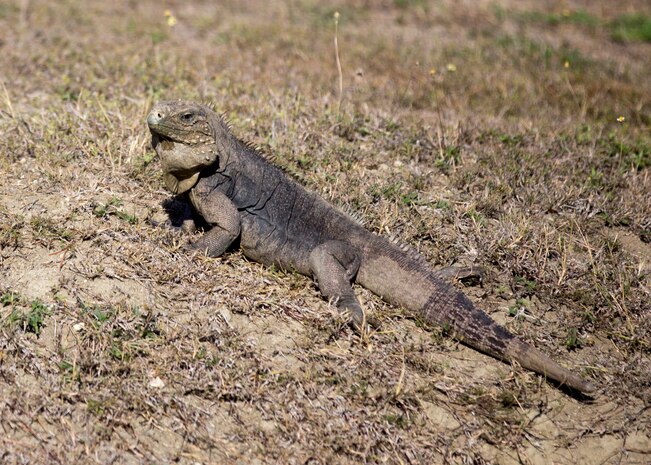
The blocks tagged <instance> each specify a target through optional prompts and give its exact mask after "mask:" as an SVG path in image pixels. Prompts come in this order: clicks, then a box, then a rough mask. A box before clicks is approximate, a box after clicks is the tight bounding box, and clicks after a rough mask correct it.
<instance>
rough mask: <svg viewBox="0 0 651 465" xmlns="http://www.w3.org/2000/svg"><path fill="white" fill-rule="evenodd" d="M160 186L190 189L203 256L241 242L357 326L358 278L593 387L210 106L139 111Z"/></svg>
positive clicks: (527, 362)
mask: <svg viewBox="0 0 651 465" xmlns="http://www.w3.org/2000/svg"><path fill="white" fill-rule="evenodd" d="M147 123H148V125H149V128H150V130H151V133H152V145H153V147H154V148H155V150H156V152H157V153H158V155H160V157H161V162H162V166H163V172H164V178H165V183H166V185H167V187H168V188H169V189H170V190H171V191H172V192H173V193H174V194H181V193H183V192H187V191H189V197H190V201H191V203H192V205H193V206H194V208H195V209H196V211H197V212H198V213H199V214H200V215H201V216H202V217H203V218H204V219H205V220H206V221H207V222H208V223H209V224H210V225H211V226H212V228H211V229H210V230H209V231H208V232H207V233H206V234H205V235H203V236H202V237H201V238H200V239H199V240H198V241H197V242H195V243H194V244H193V247H195V248H197V249H200V250H203V251H206V253H207V254H208V255H210V256H218V255H221V254H223V253H224V252H225V251H226V249H227V248H228V247H229V246H230V245H231V244H233V243H234V242H235V241H237V240H239V244H240V247H241V248H242V251H243V252H244V254H245V255H246V256H247V257H249V258H251V259H253V260H255V261H258V262H261V263H263V264H267V265H271V264H274V265H277V266H280V267H282V268H284V269H287V270H294V271H297V272H299V273H301V274H304V275H307V276H312V277H314V279H315V281H316V282H317V284H318V286H319V289H320V291H321V293H322V294H323V296H324V297H325V298H326V299H330V300H331V301H333V302H335V303H336V305H337V307H338V308H339V309H340V310H341V311H343V312H349V313H350V314H351V315H352V319H353V323H354V324H355V325H356V326H358V327H359V326H362V325H363V324H364V312H363V311H362V308H361V306H360V305H359V302H358V300H357V298H356V296H355V294H354V293H353V289H352V282H357V283H359V284H361V285H362V286H364V287H365V288H367V289H369V290H371V291H372V292H374V293H375V294H377V295H379V296H380V297H382V298H383V299H385V300H386V301H388V302H390V303H392V304H394V305H399V306H403V307H405V308H408V309H410V310H411V311H413V312H416V313H418V314H420V315H421V316H422V317H423V318H424V319H425V320H426V321H427V322H429V323H433V324H437V325H439V326H443V327H445V328H448V329H449V330H450V331H451V332H452V334H453V335H454V336H455V337H456V338H458V339H459V340H461V341H462V342H463V343H464V344H467V345H468V346H470V347H473V348H475V349H478V350H480V351H482V352H485V353H487V354H489V355H492V356H493V357H496V358H498V359H501V360H505V361H511V360H513V361H517V362H518V363H519V364H520V365H522V366H524V367H526V368H528V369H530V370H533V371H535V372H537V373H541V374H543V375H545V376H547V377H548V378H551V379H553V380H555V381H557V382H559V383H561V384H565V385H568V386H570V387H572V388H574V389H577V390H579V391H582V392H585V393H589V392H592V391H593V387H592V385H590V384H589V383H588V382H586V381H584V380H583V379H581V378H580V377H579V376H577V375H575V374H573V373H571V372H569V371H568V370H566V369H564V368H562V367H561V366H559V365H558V364H556V363H555V362H554V361H552V360H551V359H549V358H548V357H547V356H545V355H544V354H542V353H541V352H539V351H538V350H536V349H534V348H533V347H531V346H529V345H527V344H525V343H524V342H522V341H520V340H519V339H518V338H516V337H515V336H514V335H512V334H511V333H509V332H508V331H507V330H506V329H505V328H503V327H502V326H500V325H498V324H497V323H495V322H494V321H493V320H492V319H491V318H490V317H489V316H488V315H486V314H485V313H484V312H482V311H481V310H479V309H477V308H476V307H475V306H474V305H473V304H472V302H471V301H470V300H468V298H466V297H465V296H464V295H463V294H462V293H461V292H459V291H458V290H457V289H456V288H454V287H453V286H452V285H450V284H448V283H447V282H446V281H445V279H444V278H445V277H446V276H445V273H444V272H441V271H439V272H437V271H434V270H431V269H430V267H429V266H428V264H427V263H426V261H425V260H424V259H423V258H421V257H419V256H417V255H415V254H408V253H405V252H404V251H403V250H401V249H400V248H399V247H397V246H395V245H394V244H393V243H391V242H390V241H388V240H386V239H384V238H383V237H381V236H378V235H376V234H373V233H371V232H369V231H367V230H366V229H364V228H363V227H362V226H361V225H359V224H358V223H357V222H356V221H354V220H353V219H352V218H350V217H349V216H348V215H346V214H345V213H343V212H340V211H339V210H337V209H336V208H334V207H333V206H332V205H330V204H329V203H327V202H326V201H325V200H323V199H321V198H320V197H319V196H318V195H316V194H315V193H312V192H309V191H307V190H306V189H305V188H303V187H302V186H301V185H299V184H298V183H296V182H295V181H294V180H292V179H291V178H290V177H288V176H287V175H286V174H285V173H284V172H283V171H282V170H280V169H279V168H278V167H276V166H274V165H273V164H272V163H270V162H268V161H267V160H266V159H265V158H264V157H262V156H261V155H260V154H258V153H257V152H256V151H255V150H254V149H253V148H251V147H250V146H249V145H247V144H245V143H243V142H241V141H240V140H238V139H237V138H236V137H235V136H234V135H233V134H232V133H231V131H230V129H229V128H228V125H227V124H226V123H225V122H224V121H223V119H222V118H221V117H220V116H219V115H217V114H216V113H214V112H213V111H212V110H211V109H210V108H208V107H206V106H203V105H198V104H194V103H189V102H182V101H170V102H161V103H158V104H156V105H155V106H154V108H153V109H152V111H151V113H150V114H149V116H148V118H147Z"/></svg>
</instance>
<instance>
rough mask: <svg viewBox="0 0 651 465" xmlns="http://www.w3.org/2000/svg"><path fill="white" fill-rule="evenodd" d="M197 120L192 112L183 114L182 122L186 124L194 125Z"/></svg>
mask: <svg viewBox="0 0 651 465" xmlns="http://www.w3.org/2000/svg"><path fill="white" fill-rule="evenodd" d="M195 118H196V115H195V114H194V113H192V112H190V111H188V112H187V113H182V114H181V121H183V122H184V123H192V122H194V120H195Z"/></svg>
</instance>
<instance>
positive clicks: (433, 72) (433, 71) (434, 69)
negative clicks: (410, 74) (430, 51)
mask: <svg viewBox="0 0 651 465" xmlns="http://www.w3.org/2000/svg"><path fill="white" fill-rule="evenodd" d="M435 74H436V68H432V69H430V70H429V75H430V76H434V75H435Z"/></svg>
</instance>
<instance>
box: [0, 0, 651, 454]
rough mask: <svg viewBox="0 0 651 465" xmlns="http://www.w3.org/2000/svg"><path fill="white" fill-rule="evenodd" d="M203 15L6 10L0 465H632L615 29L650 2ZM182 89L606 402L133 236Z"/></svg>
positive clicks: (634, 108)
mask: <svg viewBox="0 0 651 465" xmlns="http://www.w3.org/2000/svg"><path fill="white" fill-rule="evenodd" d="M220 3H221V4H220V5H216V4H214V2H166V7H163V6H161V4H160V3H159V2H127V1H118V2H92V3H91V2H88V4H87V3H80V2H74V1H65V2H57V3H56V5H55V4H53V3H51V2H42V1H29V0H23V1H17V0H16V1H11V0H10V1H8V2H3V3H2V4H1V5H0V30H2V31H3V34H2V36H1V37H0V52H1V53H0V69H2V72H1V73H0V80H1V81H2V85H1V86H0V135H1V137H0V173H2V175H3V182H2V184H1V186H2V187H0V246H1V247H2V249H1V252H0V298H1V304H0V428H1V431H0V462H2V463H7V464H14V463H15V464H18V463H102V464H105V463H172V462H175V463H188V464H189V463H283V464H284V463H310V464H317V463H322V464H329V463H400V464H404V463H413V464H416V463H455V464H456V463H463V464H470V463H472V464H484V463H495V464H512V463H525V464H543V463H559V464H560V463H563V464H565V463H568V464H569V463H573V464H574V463H576V464H595V463H597V464H625V463H627V464H636V463H637V464H643V463H648V462H649V460H651V449H650V446H649V444H650V442H651V432H650V429H651V414H650V411H649V408H650V406H651V376H650V374H649V373H651V360H650V354H651V335H650V334H651V313H650V312H651V309H650V308H651V306H650V305H649V302H650V297H651V295H650V284H651V282H650V278H649V275H650V272H651V265H650V263H651V194H650V193H651V176H650V166H651V138H650V137H649V133H650V132H649V129H650V124H651V120H650V114H651V80H649V79H648V76H649V75H651V59H649V57H650V56H651V44H650V43H648V42H644V41H643V40H644V30H642V32H639V31H637V30H635V31H627V30H625V29H624V30H623V29H622V28H625V27H627V26H626V24H627V23H626V22H625V21H623V20H621V15H622V14H623V13H626V14H629V15H631V14H634V15H637V16H635V17H641V18H647V20H648V18H649V16H650V15H651V11H650V10H649V7H648V2H644V1H626V2H617V5H618V8H619V9H617V8H615V7H614V6H613V5H614V3H613V4H612V5H611V3H610V2H599V4H597V5H595V3H596V2H585V1H584V2H574V1H569V2H551V1H549V2H542V3H541V2H510V1H501V2H494V3H493V2H478V3H475V2H459V1H454V2H452V1H449V2H448V1H444V2H436V3H434V2H428V1H421V0H413V1H397V0H396V1H388V0H387V1H378V2H364V1H353V2H329V3H328V4H327V5H326V4H324V3H323V2H312V1H302V0H292V1H288V2H286V3H280V2H262V1H255V0H249V1H246V2H239V1H227V2H220ZM165 8H169V9H170V15H167V16H166V15H165V11H164V10H165ZM335 11H339V12H340V17H339V24H338V31H337V39H338V51H339V57H340V60H341V77H342V83H343V87H342V88H341V91H340V87H339V76H340V75H339V72H338V69H337V64H336V57H335V50H334V44H333V39H334V33H335V30H334V20H333V14H334V12H335ZM172 17H173V18H174V20H175V21H176V24H174V25H173V26H170V25H169V24H168V23H169V22H170V21H171V19H170V18H172ZM171 22H174V21H171ZM638 23H639V24H642V26H640V27H644V24H645V23H644V22H640V21H638ZM635 38H641V39H639V40H636V39H635ZM340 92H341V95H340ZM176 97H181V98H185V99H197V100H199V99H201V100H211V101H214V102H215V103H216V105H217V107H218V108H220V109H223V110H224V111H226V112H227V114H228V115H229V116H230V118H231V121H232V123H233V126H234V128H235V130H236V132H237V133H238V134H239V135H241V136H242V137H245V138H247V139H249V140H251V141H252V142H254V143H256V144H259V145H260V146H261V147H262V148H263V150H264V151H266V152H269V153H272V152H273V153H274V154H276V155H277V160H278V163H279V164H281V165H282V166H283V167H284V168H285V169H286V170H288V171H289V172H291V173H293V174H295V175H296V176H297V177H299V178H300V179H302V181H303V182H304V183H305V184H306V185H307V186H308V187H310V188H311V189H314V190H317V191H319V192H322V193H323V195H324V196H325V197H327V198H330V199H333V200H335V199H336V201H337V202H338V203H340V204H342V205H343V204H345V205H348V206H350V207H352V208H353V209H354V210H356V211H358V212H360V213H361V214H363V216H364V217H365V218H366V220H367V224H368V226H369V228H370V229H372V230H374V231H377V232H382V233H389V234H394V235H397V236H398V237H400V238H401V239H403V240H404V241H405V242H408V243H410V244H411V245H412V246H414V247H415V248H417V249H419V250H420V251H421V252H422V253H423V254H424V255H425V256H427V257H428V258H429V259H430V260H431V262H432V263H433V265H438V266H440V265H447V264H451V263H463V264H469V263H475V264H479V265H481V266H483V267H484V268H485V269H486V270H487V274H486V277H485V280H484V283H483V285H482V286H481V287H480V286H470V287H467V288H466V289H465V290H466V291H467V293H468V294H469V295H470V296H471V298H472V299H473V300H474V301H475V302H477V303H478V304H479V305H480V306H481V307H483V308H485V309H487V310H488V311H489V312H490V313H491V314H492V316H493V317H494V318H495V319H497V320H498V321H500V322H502V323H504V324H505V325H506V326H507V327H509V328H510V329H511V330H512V331H514V332H516V333H518V334H520V335H521V336H522V337H523V338H525V339H527V340H529V341H531V342H532V343H534V344H535V345H536V346H538V347H540V348H542V349H544V350H545V351H546V352H548V353H550V354H552V355H553V356H554V358H556V359H557V360H559V361H561V363H563V364H564V365H566V366H568V367H572V369H574V370H576V371H578V372H581V373H582V374H583V375H584V376H586V377H589V378H592V379H593V380H594V382H595V383H596V384H598V385H599V386H600V387H601V392H600V393H599V395H598V396H597V397H596V399H594V400H592V401H589V400H582V399H576V398H574V397H571V396H569V395H567V394H566V393H564V392H561V391H559V390H558V389H556V388H554V387H553V386H551V385H549V384H547V383H545V382H544V381H543V380H542V379H541V378H540V377H538V376H535V375H532V374H530V373H528V372H524V371H522V370H520V369H518V368H517V367H510V366H508V365H505V364H502V363H499V362H497V361H495V360H493V359H490V358H488V357H484V356H482V355H480V354H477V353H475V352H473V351H471V350H469V349H467V348H464V347H463V346H460V345H459V344H457V343H455V342H454V341H451V340H450V339H448V338H445V337H443V336H442V335H441V334H440V331H437V330H434V331H428V330H427V329H426V328H422V325H421V324H420V322H419V321H415V320H414V319H413V318H412V317H411V316H409V315H407V314H405V313H403V312H402V311H400V310H399V309H396V308H393V307H391V306H388V305H386V304H384V303H382V302H381V301H380V300H379V299H377V298H376V297H374V296H372V295H371V294H369V293H367V292H366V291H364V290H362V289H360V290H359V292H360V295H361V296H362V298H363V299H364V301H365V305H366V307H367V308H368V309H369V310H371V311H373V312H374V313H375V314H376V315H377V316H378V317H379V319H380V321H382V326H381V327H380V328H379V330H378V331H377V332H374V333H372V334H370V335H369V336H368V337H366V338H360V337H359V336H358V335H356V334H354V333H353V332H352V330H351V329H350V328H348V327H347V326H346V325H345V324H344V323H343V322H342V321H341V320H340V319H338V317H336V316H335V314H334V312H333V310H332V309H331V308H330V307H329V306H328V305H327V303H325V302H323V301H322V300H321V299H320V298H319V296H318V293H317V292H316V289H315V287H314V286H313V284H312V283H311V282H310V281H309V280H308V279H306V278H303V277H301V276H296V275H292V274H286V273H282V272H279V271H277V270H269V269H265V268H263V267H261V266H259V265H257V264H254V263H249V262H248V261H247V260H246V259H245V258H243V257H242V256H241V254H239V253H233V254H230V255H227V256H225V257H223V258H220V259H207V258H202V257H199V256H196V257H191V256H189V255H187V254H186V253H185V252H183V251H182V250H180V249H179V245H180V244H182V242H183V241H184V240H186V239H187V238H183V237H178V236H175V235H174V234H173V233H171V232H167V231H165V230H162V229H157V228H154V227H152V226H151V220H162V219H165V218H166V213H165V209H164V208H163V204H164V203H165V202H166V201H168V200H169V195H168V193H166V192H165V190H164V188H163V184H162V182H161V177H160V168H159V164H158V160H157V159H155V158H153V152H152V151H151V150H150V149H149V147H148V144H149V137H148V132H147V129H146V126H145V123H144V119H145V116H146V114H147V111H148V109H149V108H150V106H151V105H152V103H153V102H154V101H156V100H158V99H162V98H176ZM340 99H341V102H340ZM339 107H340V108H339ZM620 116H622V117H624V121H622V122H618V121H617V119H618V117H620Z"/></svg>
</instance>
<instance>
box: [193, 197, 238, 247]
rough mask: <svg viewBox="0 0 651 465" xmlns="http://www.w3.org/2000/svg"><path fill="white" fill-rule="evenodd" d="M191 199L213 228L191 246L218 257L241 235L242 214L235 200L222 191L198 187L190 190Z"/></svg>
mask: <svg viewBox="0 0 651 465" xmlns="http://www.w3.org/2000/svg"><path fill="white" fill-rule="evenodd" d="M190 201H191V202H192V205H193V206H194V208H195V209H196V210H197V212H198V213H199V214H200V215H201V216H202V217H203V219H204V220H206V222H207V223H208V224H210V225H211V226H212V229H210V231H208V232H207V233H206V234H204V235H203V236H202V237H201V238H200V239H199V240H197V241H196V242H194V243H192V244H190V245H189V246H190V247H191V248H193V249H196V250H202V251H205V252H206V254H207V255H208V256H209V257H218V256H220V255H222V254H223V253H224V252H225V251H226V249H227V248H228V247H229V246H230V245H231V244H232V243H233V241H234V240H235V239H237V238H238V237H239V235H240V230H241V225H240V215H239V212H238V211H237V208H236V207H235V205H233V202H231V200H230V199H229V198H228V197H226V195H225V194H224V193H222V192H220V191H216V190H212V191H209V192H208V193H205V194H204V193H203V192H201V191H199V190H198V189H192V190H191V191H190Z"/></svg>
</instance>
